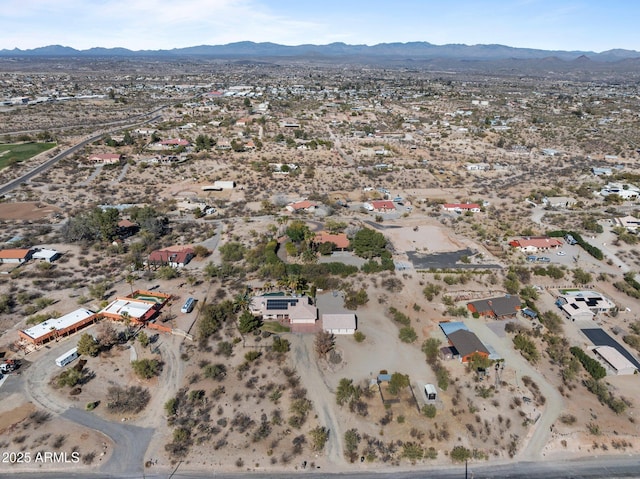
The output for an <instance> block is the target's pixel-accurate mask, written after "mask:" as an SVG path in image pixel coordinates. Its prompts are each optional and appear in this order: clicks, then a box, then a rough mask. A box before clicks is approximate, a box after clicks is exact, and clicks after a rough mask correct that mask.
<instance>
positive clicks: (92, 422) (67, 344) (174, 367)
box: [0, 338, 183, 477]
mask: <svg viewBox="0 0 640 479" xmlns="http://www.w3.org/2000/svg"><path fill="white" fill-rule="evenodd" d="M76 342H77V339H75V338H74V339H72V340H71V341H62V342H60V343H58V344H55V343H54V344H52V345H51V346H50V347H51V349H50V350H47V351H46V352H45V353H44V354H42V355H40V356H38V357H37V360H34V361H33V363H32V364H31V365H29V367H26V368H24V369H23V368H21V374H20V375H19V376H17V375H12V377H11V380H12V383H13V384H12V386H13V387H21V388H22V389H23V392H24V394H25V396H26V397H27V398H28V399H29V400H31V401H32V402H33V403H34V404H36V405H38V406H40V407H42V408H43V409H45V410H47V411H50V412H52V413H55V414H59V415H60V416H61V417H63V418H65V419H68V420H70V421H73V422H75V423H77V424H80V425H82V426H85V427H88V428H91V429H94V430H96V431H99V432H101V433H103V434H105V435H106V436H108V437H109V438H110V439H112V440H113V443H114V445H115V446H114V450H113V454H112V455H111V457H110V459H109V460H108V461H107V462H106V464H104V465H102V466H101V467H100V470H101V471H104V474H120V473H125V472H134V473H140V472H142V470H143V464H144V457H145V454H146V452H147V448H148V446H149V442H150V441H151V437H152V435H153V432H154V429H153V428H149V427H138V426H134V425H132V424H124V423H116V422H110V421H106V420H104V419H101V418H100V417H98V416H96V415H95V414H93V413H90V412H87V411H84V410H81V409H77V408H75V407H70V406H69V404H68V402H67V401H65V400H64V399H62V398H60V397H58V396H56V395H54V394H51V392H50V389H49V386H48V383H49V379H50V377H51V374H52V370H54V368H56V367H57V366H55V359H56V358H57V357H58V356H60V355H61V354H62V353H64V352H65V351H68V350H69V349H71V348H72V347H74V346H75V344H76ZM161 350H162V352H163V355H162V359H163V361H164V363H165V367H164V371H163V376H162V377H161V379H165V378H168V380H166V381H165V382H166V387H165V388H163V389H162V391H161V393H160V394H156V395H155V396H154V397H153V399H152V401H151V403H152V404H153V406H155V409H151V408H150V407H148V408H147V410H148V411H159V410H161V406H158V404H155V403H158V402H162V401H166V399H167V397H168V396H169V395H171V394H175V391H176V390H177V388H178V386H179V381H178V380H177V379H178V378H181V377H182V373H183V371H182V368H181V363H180V361H179V360H178V359H177V356H176V354H175V352H174V351H173V349H172V348H170V347H168V346H167V347H163V348H161ZM54 371H55V370H54ZM95 380H99V379H95ZM160 420H162V416H161V415H157V417H149V418H148V419H147V420H146V422H145V424H147V425H149V426H157V423H158V421H160ZM0 470H1V469H0ZM0 477H1V476H0Z"/></svg>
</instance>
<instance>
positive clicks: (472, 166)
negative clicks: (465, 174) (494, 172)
mask: <svg viewBox="0 0 640 479" xmlns="http://www.w3.org/2000/svg"><path fill="white" fill-rule="evenodd" d="M465 168H466V169H467V171H485V170H488V169H490V168H491V165H489V163H467V164H466V165H465Z"/></svg>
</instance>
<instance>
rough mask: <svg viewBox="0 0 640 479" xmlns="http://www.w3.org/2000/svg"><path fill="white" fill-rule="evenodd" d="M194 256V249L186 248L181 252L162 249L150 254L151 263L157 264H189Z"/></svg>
mask: <svg viewBox="0 0 640 479" xmlns="http://www.w3.org/2000/svg"><path fill="white" fill-rule="evenodd" d="M192 256H193V249H192V248H184V249H181V250H179V251H171V250H170V249H160V250H156V251H153V252H151V254H149V261H151V262H155V263H177V264H187V263H188V262H189V261H190V260H191V257H192Z"/></svg>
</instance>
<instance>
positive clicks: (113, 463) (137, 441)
mask: <svg viewBox="0 0 640 479" xmlns="http://www.w3.org/2000/svg"><path fill="white" fill-rule="evenodd" d="M61 417H63V418H65V419H68V420H69V421H72V422H75V423H77V424H81V425H82V426H85V427H88V428H90V429H93V430H95V431H98V432H101V433H102V434H104V435H106V436H107V437H109V438H110V439H111V440H112V441H113V443H114V450H113V454H112V455H111V457H110V458H109V461H107V463H106V464H104V465H103V466H102V467H100V472H101V473H102V474H103V475H105V476H106V475H111V474H124V473H129V474H131V473H137V474H141V473H142V471H143V469H144V458H145V453H146V452H147V446H148V445H149V441H151V436H152V435H153V432H154V429H153V428H142V427H138V426H133V425H130V424H121V423H114V422H110V421H105V420H104V419H101V418H100V417H98V416H96V415H95V414H92V413H90V412H87V411H84V410H82V409H77V408H70V409H67V410H66V411H65V412H64V413H63V414H62V415H61Z"/></svg>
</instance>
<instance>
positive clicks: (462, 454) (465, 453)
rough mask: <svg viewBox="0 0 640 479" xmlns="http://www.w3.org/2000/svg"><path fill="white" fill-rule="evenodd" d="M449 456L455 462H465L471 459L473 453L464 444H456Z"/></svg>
mask: <svg viewBox="0 0 640 479" xmlns="http://www.w3.org/2000/svg"><path fill="white" fill-rule="evenodd" d="M449 457H450V458H451V460H452V461H453V462H465V461H467V460H469V459H471V457H472V454H471V451H470V450H469V449H467V448H466V447H464V446H455V447H454V448H453V449H452V450H451V452H450V453H449Z"/></svg>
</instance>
